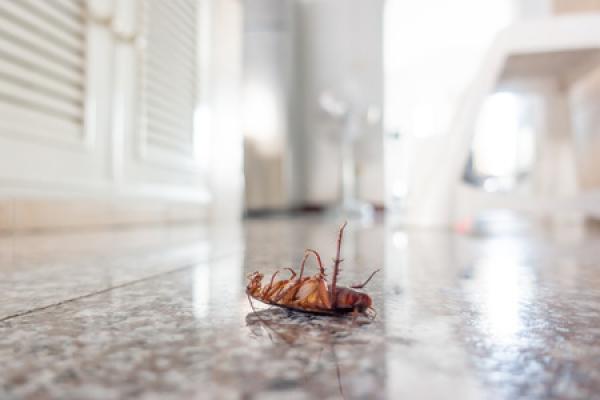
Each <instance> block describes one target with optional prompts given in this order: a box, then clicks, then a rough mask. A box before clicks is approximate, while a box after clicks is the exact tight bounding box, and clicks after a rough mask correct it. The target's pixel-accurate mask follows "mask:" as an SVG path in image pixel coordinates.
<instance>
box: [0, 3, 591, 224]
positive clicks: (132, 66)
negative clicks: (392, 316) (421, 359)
mask: <svg viewBox="0 0 600 400" xmlns="http://www.w3.org/2000/svg"><path fill="white" fill-rule="evenodd" d="M599 107H600V1H598V0H488V1H486V2H482V1H478V0H455V1H452V2H448V1H444V0H419V1H414V0H413V1H411V0H385V1H384V0H245V1H242V0H174V1H166V0H115V1H109V0H88V1H84V0H51V1H37V0H0V230H2V231H6V230H31V229H46V228H66V227H89V226H114V225H131V224H141V223H166V222H168V223H171V222H187V221H219V222H220V221H227V220H239V219H240V218H242V217H243V216H244V215H246V216H264V215H279V214H285V213H298V212H313V213H314V212H320V213H324V214H327V215H345V216H347V217H356V218H361V219H370V218H373V216H374V215H377V214H380V213H385V214H386V216H387V217H388V218H390V220H391V221H394V222H395V223H398V224H404V225H409V226H441V227H454V228H456V229H458V230H472V229H474V227H477V224H478V223H479V221H481V220H485V219H486V218H489V215H490V213H489V212H490V211H492V210H496V211H497V210H503V211H510V213H511V215H519V216H521V217H523V218H524V219H535V220H543V221H548V222H550V223H560V224H563V223H568V224H571V223H575V224H582V223H585V224H588V223H589V224H593V223H594V220H595V219H597V218H599V217H600V190H599V188H600V164H599V163H600V161H599V160H600V131H599V127H600V120H599V117H598V115H599V112H600V109H599ZM494 215H495V216H494V217H493V218H492V219H493V220H494V221H495V224H496V226H501V225H502V224H503V223H504V222H503V221H504V217H502V215H505V214H503V213H495V214H494ZM494 218H495V219H494Z"/></svg>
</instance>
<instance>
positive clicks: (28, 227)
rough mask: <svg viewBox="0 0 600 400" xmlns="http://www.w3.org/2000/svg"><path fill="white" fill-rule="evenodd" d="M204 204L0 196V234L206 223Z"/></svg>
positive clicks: (149, 200)
mask: <svg viewBox="0 0 600 400" xmlns="http://www.w3.org/2000/svg"><path fill="white" fill-rule="evenodd" d="M207 218H208V215H207V206H206V204H201V203H197V202H192V201H175V200H162V199H161V200H153V199H147V198H142V199H98V198H90V197H85V196H79V197H65V198H60V197H4V198H2V197H0V232H1V233H7V232H27V231H41V230H56V229H83V228H109V227H117V226H119V227H122V226H136V225H148V224H169V223H184V222H205V221H206V220H207Z"/></svg>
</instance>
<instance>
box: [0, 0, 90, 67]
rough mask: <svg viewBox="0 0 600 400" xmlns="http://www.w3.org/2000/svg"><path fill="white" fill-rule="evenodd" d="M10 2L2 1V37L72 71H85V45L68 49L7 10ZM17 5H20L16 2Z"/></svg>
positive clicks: (0, 26)
mask: <svg viewBox="0 0 600 400" xmlns="http://www.w3.org/2000/svg"><path fill="white" fill-rule="evenodd" d="M6 4H12V2H10V1H0V35H2V36H4V37H6V38H8V39H9V40H11V41H13V42H15V43H17V44H18V45H20V46H23V47H27V48H30V49H32V50H33V51H36V52H37V53H39V54H42V55H44V56H45V57H48V58H49V60H52V61H54V62H57V63H59V64H61V65H64V66H65V67H66V68H69V69H70V70H72V71H75V72H76V71H83V68H84V65H83V43H81V48H80V50H74V49H72V48H70V47H66V46H65V44H64V43H61V42H57V41H54V40H53V39H51V38H50V37H48V36H46V35H45V33H44V31H43V30H42V29H40V28H39V27H37V26H36V25H35V24H33V23H31V22H30V23H23V22H22V21H21V20H18V19H15V18H13V17H12V16H11V14H10V13H7V12H6V10H5V5H6ZM15 4H19V3H18V2H16V3H15Z"/></svg>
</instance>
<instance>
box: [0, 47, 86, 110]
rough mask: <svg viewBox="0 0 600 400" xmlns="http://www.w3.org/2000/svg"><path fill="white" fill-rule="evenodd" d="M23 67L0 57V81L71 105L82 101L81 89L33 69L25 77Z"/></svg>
mask: <svg viewBox="0 0 600 400" xmlns="http://www.w3.org/2000/svg"><path fill="white" fill-rule="evenodd" d="M22 72H23V67H22V66H21V65H19V64H14V63H11V62H10V61H8V60H7V59H5V58H3V57H0V79H2V80H7V81H8V80H12V81H14V82H15V83H16V84H18V85H19V86H22V87H25V88H28V89H32V90H37V91H40V92H43V93H45V94H47V95H49V96H56V97H59V98H61V99H63V100H66V101H68V102H71V103H78V102H79V101H80V100H81V87H79V88H78V87H76V86H73V85H65V84H64V82H61V81H57V80H56V79H52V78H49V77H48V76H47V75H45V74H44V73H41V72H40V71H38V70H35V69H32V70H31V71H30V74H28V75H27V76H26V77H23V76H22V75H21V74H22Z"/></svg>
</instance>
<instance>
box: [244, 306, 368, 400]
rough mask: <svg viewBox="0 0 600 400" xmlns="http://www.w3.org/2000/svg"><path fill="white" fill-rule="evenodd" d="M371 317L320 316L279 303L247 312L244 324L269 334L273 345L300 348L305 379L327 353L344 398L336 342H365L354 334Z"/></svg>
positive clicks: (317, 372)
mask: <svg viewBox="0 0 600 400" xmlns="http://www.w3.org/2000/svg"><path fill="white" fill-rule="evenodd" d="M372 322H373V321H372V319H370V318H368V317H366V316H365V317H364V318H363V317H359V318H358V319H351V318H348V317H347V316H334V317H332V316H320V315H316V314H307V313H303V312H299V311H294V310H288V309H282V308H278V307H273V308H269V309H266V310H260V311H254V312H250V313H248V314H247V315H246V326H247V327H248V328H249V329H250V332H251V336H253V337H255V338H264V337H268V338H269V340H270V342H271V343H272V344H273V346H275V347H278V348H280V349H281V348H283V351H285V350H286V349H291V348H294V349H302V352H303V353H304V354H305V357H303V364H304V365H303V374H302V375H303V377H304V383H309V381H310V380H311V379H313V378H314V377H316V376H318V375H320V374H321V373H322V372H321V370H322V368H320V367H319V366H318V364H319V363H320V362H321V359H322V358H323V357H324V354H325V353H329V354H330V357H331V360H332V361H333V363H334V365H335V371H336V379H337V382H338V390H339V392H340V395H341V396H342V398H344V399H345V396H344V391H343V387H342V374H341V369H340V362H339V359H338V356H337V353H336V346H337V345H367V344H369V342H368V341H367V340H361V339H358V338H356V339H355V338H353V337H352V335H353V334H354V333H355V332H356V331H357V330H360V329H361V327H362V326H364V325H369V324H371V323H372Z"/></svg>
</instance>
